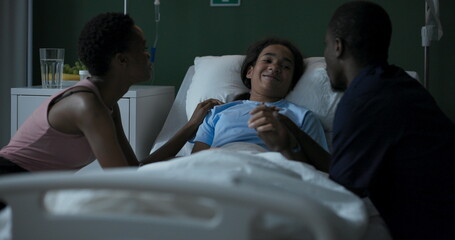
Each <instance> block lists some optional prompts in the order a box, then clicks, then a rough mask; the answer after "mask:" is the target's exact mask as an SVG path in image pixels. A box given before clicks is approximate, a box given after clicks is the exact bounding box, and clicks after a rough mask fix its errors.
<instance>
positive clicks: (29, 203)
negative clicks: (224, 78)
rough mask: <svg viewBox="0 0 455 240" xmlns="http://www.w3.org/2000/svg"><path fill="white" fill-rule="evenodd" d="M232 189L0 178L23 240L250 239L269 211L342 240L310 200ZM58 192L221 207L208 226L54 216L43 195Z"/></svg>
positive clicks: (128, 174)
mask: <svg viewBox="0 0 455 240" xmlns="http://www.w3.org/2000/svg"><path fill="white" fill-rule="evenodd" d="M232 180H233V183H234V186H233V187H228V186H219V185H215V184H213V183H207V182H206V183H202V182H187V181H182V180H174V179H169V178H163V177H159V176H151V175H148V174H144V173H139V172H137V171H136V170H133V169H122V170H110V171H105V172H103V173H93V174H92V173H88V174H81V175H74V174H72V173H68V172H55V173H40V174H23V175H17V176H7V177H1V178H0V199H3V200H5V201H6V202H7V203H8V204H9V205H10V206H11V208H12V228H13V229H12V236H13V239H14V240H22V239H47V240H51V239H67V240H71V239H78V240H79V239H85V240H89V239H97V240H101V239H109V240H115V239H128V240H135V239H230V240H231V239H236V240H241V239H251V233H250V229H249V228H250V226H251V222H252V221H253V219H254V218H255V217H257V216H258V214H261V213H263V212H264V211H265V210H266V211H271V212H273V213H276V214H282V215H284V216H290V217H295V218H297V219H299V221H301V223H305V226H306V230H307V231H308V232H309V233H310V234H311V235H312V236H313V237H314V239H340V238H339V237H340V236H342V235H343V234H342V231H343V229H341V227H340V226H338V225H336V224H330V223H328V222H327V219H330V218H336V216H335V215H334V214H333V213H332V212H330V211H329V210H327V209H326V208H324V207H322V206H321V204H320V203H318V202H316V201H315V200H314V199H311V198H307V199H306V198H301V197H299V198H297V197H296V196H295V195H287V194H285V193H280V194H277V193H274V192H271V191H270V190H267V189H264V190H258V191H251V189H250V190H247V189H245V188H242V187H241V186H235V182H242V179H232ZM61 189H115V190H117V189H123V190H131V191H134V190H139V191H146V192H157V193H171V194H173V195H175V196H176V197H178V196H193V197H204V198H209V199H213V200H214V201H215V202H216V203H217V206H218V207H220V209H219V211H217V215H216V216H214V217H213V218H211V219H210V220H208V221H200V222H196V223H191V222H188V221H169V219H163V218H160V217H156V216H155V217H154V216H148V215H142V216H141V215H128V214H111V215H109V214H107V215H106V214H97V213H90V214H71V215H67V214H54V213H50V212H49V211H48V210H47V209H46V208H45V207H44V204H43V196H44V193H46V192H47V191H50V190H61Z"/></svg>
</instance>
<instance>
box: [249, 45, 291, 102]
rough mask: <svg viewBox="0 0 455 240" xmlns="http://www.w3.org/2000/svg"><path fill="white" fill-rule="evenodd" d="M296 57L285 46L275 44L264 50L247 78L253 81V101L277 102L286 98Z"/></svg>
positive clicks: (251, 67) (250, 68)
mask: <svg viewBox="0 0 455 240" xmlns="http://www.w3.org/2000/svg"><path fill="white" fill-rule="evenodd" d="M294 66H295V63H294V56H293V54H292V52H291V51H290V50H289V49H288V48H287V47H285V46H283V45H279V44H274V45H269V46H267V47H266V48H264V49H263V50H262V51H261V53H260V54H259V56H258V59H257V61H256V63H255V64H254V65H253V66H250V67H249V69H248V72H247V74H246V77H247V78H249V79H251V98H250V100H253V101H262V102H275V101H278V100H280V99H282V98H284V97H285V96H286V94H287V93H288V92H289V88H290V86H291V82H292V76H293V74H294Z"/></svg>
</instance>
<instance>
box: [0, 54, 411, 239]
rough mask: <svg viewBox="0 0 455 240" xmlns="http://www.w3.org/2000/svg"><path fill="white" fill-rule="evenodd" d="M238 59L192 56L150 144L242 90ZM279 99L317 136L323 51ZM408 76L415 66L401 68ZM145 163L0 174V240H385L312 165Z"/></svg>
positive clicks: (331, 95)
mask: <svg viewBox="0 0 455 240" xmlns="http://www.w3.org/2000/svg"><path fill="white" fill-rule="evenodd" d="M242 60H243V56H239V55H229V56H204V57H196V58H195V62H194V65H193V66H190V67H189V69H188V71H187V73H186V75H185V77H184V79H183V81H182V85H181V86H180V89H179V92H178V94H177V96H176V99H175V102H174V103H173V106H172V108H171V111H170V113H169V115H168V117H167V120H166V122H165V124H164V126H163V128H162V131H161V132H160V134H159V135H158V137H157V139H156V142H155V145H154V148H153V149H152V150H151V151H154V150H155V149H157V148H159V147H160V146H161V145H162V144H163V143H164V142H166V141H167V140H168V139H169V138H170V137H171V136H173V134H174V133H175V132H176V131H177V130H178V129H179V127H181V126H182V125H183V124H185V122H186V121H187V119H188V116H190V115H191V113H192V111H193V110H194V109H195V107H196V105H197V103H198V102H200V101H201V100H204V99H206V98H210V97H214V98H218V99H221V100H223V101H226V102H228V101H230V100H232V99H233V97H234V96H235V95H236V94H238V93H240V92H244V91H246V89H245V88H244V86H243V85H242V83H241V80H240V77H239V69H240V63H241V61H242ZM305 61H306V63H307V69H306V71H305V73H304V75H303V76H302V78H301V79H300V81H299V83H298V84H297V85H296V87H295V88H294V90H293V91H292V92H290V93H289V94H288V96H287V97H286V98H287V99H288V100H290V101H292V102H295V103H297V104H300V105H302V106H305V107H307V108H309V109H310V110H312V111H313V112H314V113H315V115H316V116H317V117H318V118H319V119H320V120H321V123H322V125H323V127H324V130H325V133H326V136H327V138H328V139H329V143H330V139H331V123H332V121H333V116H334V111H335V109H336V105H337V103H338V101H339V100H340V98H341V97H342V93H336V92H333V91H332V90H331V88H330V84H329V81H328V77H327V74H326V71H325V62H324V59H323V58H320V57H315V58H307V59H306V60H305ZM410 74H411V75H414V77H417V76H416V74H415V73H410ZM191 147H192V146H191V144H190V143H187V145H185V147H184V148H182V150H181V151H180V152H179V154H178V155H179V156H181V157H180V158H177V159H175V160H171V161H167V162H159V163H155V164H150V165H146V166H144V167H142V168H140V169H139V170H138V169H135V168H124V169H116V170H106V171H98V170H97V169H92V170H90V169H89V170H87V169H85V170H84V171H80V172H77V173H72V172H70V173H68V172H56V173H42V174H26V175H17V176H9V177H2V178H0V198H1V199H4V200H6V202H8V204H9V207H7V208H6V209H4V210H3V211H1V212H0V229H1V231H0V239H11V233H12V235H13V239H368V240H374V239H390V236H389V234H388V231H387V229H386V227H385V225H384V224H383V222H382V220H381V218H380V217H379V215H378V213H377V212H376V211H375V209H374V207H373V206H372V205H371V203H370V202H369V201H368V200H367V199H364V200H361V199H359V198H357V197H356V196H354V195H353V194H352V193H350V192H349V191H347V190H346V189H344V188H343V187H342V186H340V185H338V184H336V183H334V182H332V181H331V180H330V179H328V177H327V175H326V174H324V173H322V172H319V171H317V170H315V169H314V168H313V167H312V166H309V165H306V164H302V163H298V162H294V161H289V160H287V159H285V158H284V157H282V156H281V155H280V154H279V153H272V152H260V151H256V149H255V148H254V146H248V144H244V145H241V144H234V145H232V146H228V147H226V148H221V149H218V150H209V151H203V152H200V153H197V154H193V155H189V152H190V150H191Z"/></svg>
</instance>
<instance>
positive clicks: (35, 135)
mask: <svg viewBox="0 0 455 240" xmlns="http://www.w3.org/2000/svg"><path fill="white" fill-rule="evenodd" d="M76 86H83V87H87V88H89V89H91V90H92V91H93V92H94V93H95V94H96V96H97V97H98V98H99V99H100V100H101V95H100V93H99V91H98V88H97V87H96V86H95V85H94V84H93V83H92V82H91V81H89V80H83V81H80V82H78V83H77V84H76V85H74V86H72V87H70V88H67V89H65V90H63V91H61V92H59V93H57V94H55V95H53V96H51V97H50V98H49V99H48V100H46V101H45V102H44V103H42V104H41V105H40V106H39V107H38V108H37V109H36V110H35V111H34V112H33V114H32V115H31V116H30V117H29V118H28V119H27V120H26V121H25V122H24V123H23V124H22V126H21V127H20V128H19V130H18V131H17V132H16V134H15V135H14V137H13V138H12V139H11V141H10V142H9V144H8V145H7V146H5V147H4V148H2V149H1V150H0V156H1V157H4V158H6V159H8V160H10V161H11V162H13V163H15V164H17V165H19V166H20V167H22V168H24V169H26V170H28V171H30V172H35V171H48V170H77V169H80V168H82V167H84V166H86V165H87V164H89V163H91V162H93V161H94V160H95V155H94V154H93V151H92V149H91V148H90V145H89V143H88V141H87V139H86V138H85V137H84V136H83V135H73V134H66V133H62V132H59V131H57V130H55V129H53V128H52V127H51V126H50V125H49V122H48V120H47V112H48V108H49V103H50V102H51V101H52V100H53V99H54V98H56V97H58V96H60V95H61V94H63V93H64V92H66V91H68V90H69V89H72V88H74V87H76ZM106 108H107V106H106Z"/></svg>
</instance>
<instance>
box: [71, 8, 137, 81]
mask: <svg viewBox="0 0 455 240" xmlns="http://www.w3.org/2000/svg"><path fill="white" fill-rule="evenodd" d="M134 25H135V24H134V21H133V19H132V18H131V17H130V16H128V15H125V14H123V13H112V12H110V13H102V14H100V15H98V16H96V17H94V18H93V19H92V20H90V21H89V22H88V23H86V25H85V26H84V28H83V29H82V32H81V34H80V36H79V42H78V55H79V58H80V60H81V61H82V63H84V65H85V66H87V68H88V71H89V72H90V74H92V75H95V76H104V75H105V74H106V73H107V71H108V70H109V66H110V62H111V60H112V58H113V57H114V56H115V54H117V53H119V52H124V51H126V50H127V49H128V47H129V44H130V41H131V40H132V36H133V27H134Z"/></svg>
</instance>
